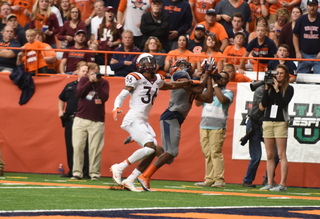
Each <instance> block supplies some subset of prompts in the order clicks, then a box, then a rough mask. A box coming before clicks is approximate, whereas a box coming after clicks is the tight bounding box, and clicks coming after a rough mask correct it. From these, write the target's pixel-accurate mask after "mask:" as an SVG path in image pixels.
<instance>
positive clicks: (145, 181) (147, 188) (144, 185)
mask: <svg viewBox="0 0 320 219" xmlns="http://www.w3.org/2000/svg"><path fill="white" fill-rule="evenodd" d="M138 182H139V183H140V184H141V186H142V188H143V190H144V191H147V192H150V191H151V189H150V179H148V178H146V177H144V176H143V175H140V176H139V177H138Z"/></svg>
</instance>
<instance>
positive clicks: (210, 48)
mask: <svg viewBox="0 0 320 219" xmlns="http://www.w3.org/2000/svg"><path fill="white" fill-rule="evenodd" d="M221 56H222V53H221V52H220V50H219V46H218V43H217V38H216V36H215V35H213V34H209V35H208V36H207V38H206V40H205V41H204V46H203V50H202V53H201V54H200V55H199V57H198V58H197V72H196V73H195V74H194V75H193V76H194V77H195V78H200V76H201V74H202V67H203V65H202V63H203V61H204V60H205V59H208V58H210V57H212V58H214V61H215V63H216V66H217V68H218V72H221V71H222V69H223V58H222V57H221Z"/></svg>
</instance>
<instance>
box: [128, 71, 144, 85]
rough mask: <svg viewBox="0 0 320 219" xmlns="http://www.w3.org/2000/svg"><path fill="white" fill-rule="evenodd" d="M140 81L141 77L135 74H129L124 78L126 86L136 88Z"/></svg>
mask: <svg viewBox="0 0 320 219" xmlns="http://www.w3.org/2000/svg"><path fill="white" fill-rule="evenodd" d="M140 79H141V77H140V76H139V75H138V74H137V73H134V72H131V73H129V74H128V75H127V76H126V80H125V83H126V86H129V87H133V88H136V86H137V84H138V81H139V80H140Z"/></svg>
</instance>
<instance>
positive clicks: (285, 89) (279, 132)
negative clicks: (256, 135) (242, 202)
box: [260, 64, 293, 191]
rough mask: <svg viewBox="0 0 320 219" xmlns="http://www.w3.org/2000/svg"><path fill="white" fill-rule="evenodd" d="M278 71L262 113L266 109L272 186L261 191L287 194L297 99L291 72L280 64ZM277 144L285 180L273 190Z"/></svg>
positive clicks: (266, 92) (268, 88)
mask: <svg viewBox="0 0 320 219" xmlns="http://www.w3.org/2000/svg"><path fill="white" fill-rule="evenodd" d="M276 71H278V72H279V73H278V74H277V75H276V76H275V78H273V84H269V85H268V84H266V85H265V89H264V93H263V97H262V102H261V104H260V110H264V109H265V111H266V112H265V116H264V121H263V138H264V143H265V146H266V152H267V172H268V183H267V184H266V185H265V186H264V187H262V188H260V190H270V191H286V190H287V188H286V186H285V185H286V180H287V173H288V160H287V155H286V149H287V137H288V119H289V117H288V104H289V102H290V101H291V99H292V96H293V87H292V86H291V85H289V78H290V76H289V69H288V68H287V66H285V65H283V64H280V65H278V66H277V69H276ZM275 144H277V148H278V155H279V159H280V161H281V181H280V184H279V185H277V186H275V187H273V186H272V183H273V176H274V170H275V162H274V156H275Z"/></svg>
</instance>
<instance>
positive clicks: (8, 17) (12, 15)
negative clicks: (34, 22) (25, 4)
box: [7, 14, 17, 21]
mask: <svg viewBox="0 0 320 219" xmlns="http://www.w3.org/2000/svg"><path fill="white" fill-rule="evenodd" d="M13 17H15V18H17V15H15V14H9V15H8V16H7V21H8V20H10V18H13Z"/></svg>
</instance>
